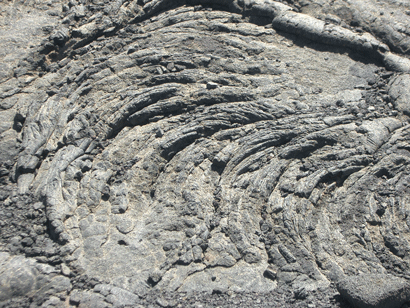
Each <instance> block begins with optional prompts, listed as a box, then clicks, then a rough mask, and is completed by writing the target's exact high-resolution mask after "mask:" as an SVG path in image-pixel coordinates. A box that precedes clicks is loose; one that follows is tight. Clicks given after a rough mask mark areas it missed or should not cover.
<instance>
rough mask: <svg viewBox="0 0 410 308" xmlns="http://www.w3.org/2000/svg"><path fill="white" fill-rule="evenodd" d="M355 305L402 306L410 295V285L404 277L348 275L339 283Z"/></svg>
mask: <svg viewBox="0 0 410 308" xmlns="http://www.w3.org/2000/svg"><path fill="white" fill-rule="evenodd" d="M337 289H338V290H339V292H340V293H341V294H342V295H343V296H344V297H346V298H347V299H348V300H349V302H351V303H352V305H353V306H354V307H363V308H367V307H380V308H381V307H391V308H394V307H401V306H402V305H403V304H404V303H405V302H406V301H408V300H409V296H410V285H409V283H408V282H407V281H406V280H405V279H402V278H398V277H394V276H390V275H383V274H372V275H358V276H354V277H352V276H350V277H346V278H345V279H342V280H341V281H339V283H338V285H337Z"/></svg>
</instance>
